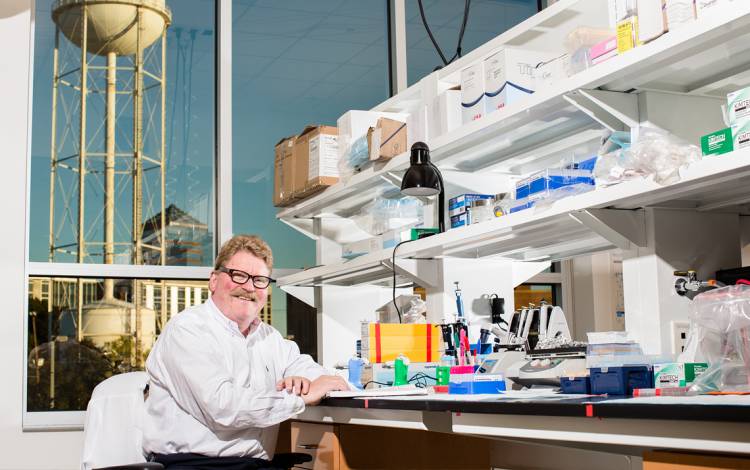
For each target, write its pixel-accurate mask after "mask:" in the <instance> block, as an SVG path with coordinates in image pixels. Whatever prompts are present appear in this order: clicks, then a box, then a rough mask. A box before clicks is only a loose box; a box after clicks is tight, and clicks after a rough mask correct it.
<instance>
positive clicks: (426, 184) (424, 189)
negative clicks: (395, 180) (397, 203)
mask: <svg viewBox="0 0 750 470" xmlns="http://www.w3.org/2000/svg"><path fill="white" fill-rule="evenodd" d="M438 171H439V170H438V169H437V168H436V167H435V166H434V165H432V164H431V163H430V149H429V148H428V147H427V144H425V143H424V142H415V143H414V145H412V146H411V156H410V166H409V169H408V170H406V173H405V174H404V178H403V179H402V180H401V193H402V194H405V195H407V196H434V195H436V194H439V193H440V191H441V190H442V189H443V185H442V183H441V177H440V174H439V173H438Z"/></svg>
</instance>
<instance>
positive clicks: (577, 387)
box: [560, 375, 591, 395]
mask: <svg viewBox="0 0 750 470" xmlns="http://www.w3.org/2000/svg"><path fill="white" fill-rule="evenodd" d="M560 391H561V392H562V393H575V394H581V393H583V394H587V395H588V394H590V393H591V379H590V378H589V376H588V375H582V376H578V377H560Z"/></svg>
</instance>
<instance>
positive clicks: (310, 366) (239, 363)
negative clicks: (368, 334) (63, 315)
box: [143, 235, 348, 469]
mask: <svg viewBox="0 0 750 470" xmlns="http://www.w3.org/2000/svg"><path fill="white" fill-rule="evenodd" d="M272 265H273V258H272V254H271V249H270V247H269V246H268V245H267V244H266V243H265V242H264V241H263V240H261V239H260V238H258V237H255V236H247V235H237V236H235V237H233V238H232V239H231V240H229V241H228V242H226V243H225V244H224V245H223V246H222V247H221V250H220V251H219V255H218V257H217V258H216V263H215V265H214V270H213V272H212V273H211V277H210V279H209V284H208V286H209V290H210V291H211V297H210V298H209V299H208V301H206V303H204V304H203V305H200V306H194V307H190V308H187V309H185V310H184V311H183V312H181V313H180V314H179V315H177V316H175V317H174V318H172V319H171V320H170V321H169V323H168V324H167V326H166V327H165V328H164V331H162V333H161V335H160V336H159V339H158V341H157V342H156V344H155V345H154V348H153V349H152V351H151V353H150V354H149V357H148V360H147V361H146V370H147V372H148V374H149V379H150V380H149V385H150V387H149V397H148V399H147V400H146V410H147V411H146V417H145V419H144V439H143V443H144V444H143V447H144V451H145V452H146V453H147V454H150V455H152V458H153V459H154V460H155V461H157V462H161V463H165V464H166V466H167V468H180V469H182V468H238V469H239V468H254V467H252V465H263V463H264V461H263V460H255V459H271V458H272V457H273V453H274V447H275V445H276V435H277V432H278V423H280V422H282V421H284V420H286V419H288V418H290V417H292V416H294V415H296V414H297V413H300V412H302V411H303V410H304V409H305V406H306V405H315V404H317V403H318V402H319V401H320V400H321V399H322V398H323V397H324V396H325V394H326V393H327V392H329V391H332V390H347V389H348V386H347V383H346V381H345V380H344V379H342V378H340V377H337V376H331V375H326V370H325V369H324V368H323V367H321V366H320V365H318V364H316V363H315V362H314V361H313V360H312V358H310V356H308V355H302V354H300V352H299V348H298V347H297V345H296V344H295V343H293V342H291V341H287V340H285V339H283V338H282V337H281V335H280V334H279V332H278V331H276V330H275V329H274V328H272V327H271V326H269V325H266V324H264V323H262V322H261V321H260V318H259V316H258V313H259V312H260V310H261V309H262V308H263V306H264V305H265V304H266V299H267V297H268V286H269V284H270V282H271V281H272V279H271V278H270V274H271V267H272ZM196 454H197V455H196ZM217 458H220V459H217ZM230 460H231V461H232V462H233V464H236V466H232V467H229V466H227V463H228V461H230ZM243 462H246V463H248V464H249V465H251V466H249V467H247V466H246V465H245V463H243ZM266 463H267V462H266ZM212 464H214V465H221V466H220V467H211V465H212ZM170 465H175V466H170ZM191 465H192V466H191Z"/></svg>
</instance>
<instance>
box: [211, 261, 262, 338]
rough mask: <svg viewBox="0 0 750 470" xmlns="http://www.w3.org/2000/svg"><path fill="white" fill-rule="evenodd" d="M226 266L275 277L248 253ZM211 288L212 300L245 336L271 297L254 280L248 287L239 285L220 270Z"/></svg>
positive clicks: (216, 272) (213, 276)
mask: <svg viewBox="0 0 750 470" xmlns="http://www.w3.org/2000/svg"><path fill="white" fill-rule="evenodd" d="M224 267H226V268H229V269H238V270H240V271H245V272H246V273H248V274H251V275H253V276H270V275H271V272H270V270H269V269H268V266H266V263H265V262H264V261H263V260H262V259H260V258H258V257H257V256H255V255H253V254H251V253H249V252H247V251H238V252H237V253H235V254H234V255H232V257H231V258H229V260H228V261H227V262H226V263H224ZM208 288H209V289H210V290H211V300H213V302H214V304H216V306H217V307H218V308H219V310H220V311H221V313H223V314H224V316H225V317H227V318H229V319H230V320H232V321H234V322H235V323H237V325H239V327H240V331H242V332H243V333H244V334H247V333H248V331H249V329H250V325H251V324H252V323H253V322H254V321H255V320H256V319H257V318H258V313H259V312H260V311H261V309H263V306H264V305H265V304H266V299H267V298H268V288H266V289H258V288H257V287H255V286H254V285H253V281H252V280H251V279H249V280H248V281H247V282H246V283H245V284H237V283H236V282H234V281H232V278H231V276H230V275H229V274H227V273H224V272H219V271H213V272H212V273H211V277H210V279H209V281H208Z"/></svg>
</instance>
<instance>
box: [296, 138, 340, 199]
mask: <svg viewBox="0 0 750 470" xmlns="http://www.w3.org/2000/svg"><path fill="white" fill-rule="evenodd" d="M292 160H293V165H294V176H293V181H294V184H293V188H292V193H293V195H294V197H297V198H304V197H307V196H310V195H312V194H315V193H317V192H319V191H322V190H323V189H325V188H327V187H328V186H332V185H334V184H336V183H337V182H338V180H339V176H338V175H339V168H338V129H336V128H335V127H331V126H307V127H305V129H304V130H303V131H302V133H301V134H300V135H299V136H297V139H296V141H295V142H294V150H293V152H292Z"/></svg>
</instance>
